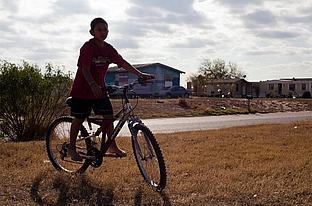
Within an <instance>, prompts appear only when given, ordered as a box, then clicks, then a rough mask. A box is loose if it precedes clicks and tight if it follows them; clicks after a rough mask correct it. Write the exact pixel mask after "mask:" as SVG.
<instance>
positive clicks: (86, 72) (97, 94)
mask: <svg viewBox="0 0 312 206" xmlns="http://www.w3.org/2000/svg"><path fill="white" fill-rule="evenodd" d="M90 69H91V67H90V66H83V67H82V68H81V70H82V74H83V76H84V78H85V80H86V81H87V83H88V84H89V86H90V88H91V90H92V92H93V94H94V96H95V97H97V98H100V97H102V96H103V92H102V89H101V87H100V85H97V83H96V82H95V80H94V79H93V77H92V75H91V72H90Z"/></svg>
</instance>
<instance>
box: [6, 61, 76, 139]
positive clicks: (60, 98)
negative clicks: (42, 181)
mask: <svg viewBox="0 0 312 206" xmlns="http://www.w3.org/2000/svg"><path fill="white" fill-rule="evenodd" d="M71 83H72V81H71V79H70V76H69V75H65V74H64V73H62V72H61V70H60V69H59V68H57V69H55V68H53V66H52V65H51V64H48V65H46V72H45V73H44V74H42V73H41V71H40V69H39V67H38V66H37V65H31V64H29V63H27V62H23V63H22V65H16V64H14V63H9V62H7V61H1V62H0V105H1V107H0V136H1V137H4V136H5V137H9V138H11V139H14V140H31V139H34V138H37V137H42V136H44V133H45V131H46V129H47V127H48V125H49V123H50V122H51V120H52V119H53V118H55V117H56V116H58V115H60V114H62V113H64V111H65V109H66V107H65V104H64V101H65V99H66V97H67V96H68V93H69V89H70V86H71Z"/></svg>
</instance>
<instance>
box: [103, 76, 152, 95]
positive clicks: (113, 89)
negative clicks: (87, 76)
mask: <svg viewBox="0 0 312 206" xmlns="http://www.w3.org/2000/svg"><path fill="white" fill-rule="evenodd" d="M146 83H152V82H151V81H149V80H145V79H143V78H138V79H137V80H135V81H133V82H131V83H128V84H124V85H122V86H117V85H107V86H106V89H107V92H108V93H109V94H112V93H114V92H116V91H118V90H122V91H123V94H124V95H125V94H126V93H127V91H129V90H131V89H133V87H134V85H136V84H140V85H144V84H146Z"/></svg>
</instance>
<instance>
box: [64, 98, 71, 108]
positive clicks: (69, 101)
mask: <svg viewBox="0 0 312 206" xmlns="http://www.w3.org/2000/svg"><path fill="white" fill-rule="evenodd" d="M65 103H66V104H67V106H69V107H71V103H72V97H67V99H66V100H65Z"/></svg>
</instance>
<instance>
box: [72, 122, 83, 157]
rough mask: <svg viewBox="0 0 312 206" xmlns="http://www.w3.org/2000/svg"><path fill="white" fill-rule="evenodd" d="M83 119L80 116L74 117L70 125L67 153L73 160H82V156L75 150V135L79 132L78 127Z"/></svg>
mask: <svg viewBox="0 0 312 206" xmlns="http://www.w3.org/2000/svg"><path fill="white" fill-rule="evenodd" d="M83 121H84V119H82V118H76V117H75V118H74V119H73V121H72V123H71V127H70V142H69V146H68V155H69V156H70V157H71V158H72V160H74V161H80V162H81V161H82V160H83V159H82V157H81V156H80V155H79V154H78V153H77V151H76V139H77V135H78V133H79V129H80V127H81V125H82V123H83Z"/></svg>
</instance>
